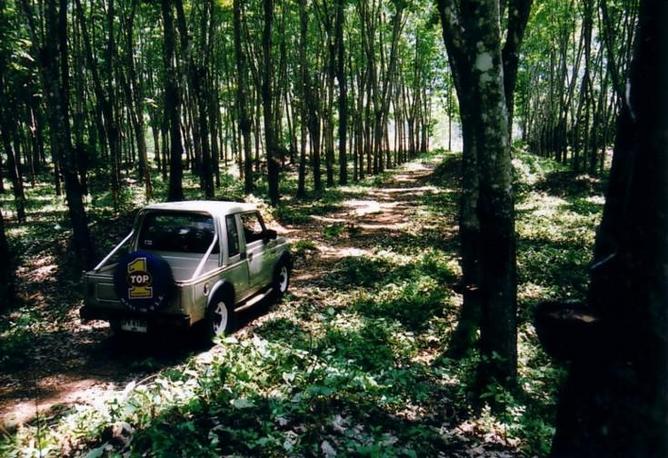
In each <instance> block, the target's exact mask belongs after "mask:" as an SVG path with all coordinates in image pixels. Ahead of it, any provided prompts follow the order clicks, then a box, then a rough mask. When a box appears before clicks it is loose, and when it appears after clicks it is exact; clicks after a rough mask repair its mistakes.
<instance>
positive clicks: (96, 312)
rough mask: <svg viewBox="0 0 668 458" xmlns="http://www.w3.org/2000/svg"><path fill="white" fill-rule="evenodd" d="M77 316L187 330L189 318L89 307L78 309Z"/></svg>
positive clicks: (176, 315) (84, 318) (185, 316)
mask: <svg viewBox="0 0 668 458" xmlns="http://www.w3.org/2000/svg"><path fill="white" fill-rule="evenodd" d="M79 316H80V317H81V319H82V320H83V321H90V320H106V321H120V320H138V321H144V322H146V323H147V324H148V325H149V327H151V328H154V327H161V328H162V327H170V328H181V329H187V328H189V327H190V325H191V323H190V317H189V316H188V315H184V314H170V315H166V314H156V313H155V312H153V313H142V312H133V311H132V310H122V309H105V308H99V307H91V306H89V305H84V306H83V307H81V309H79Z"/></svg>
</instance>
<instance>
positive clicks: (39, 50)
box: [21, 0, 93, 267]
mask: <svg viewBox="0 0 668 458" xmlns="http://www.w3.org/2000/svg"><path fill="white" fill-rule="evenodd" d="M59 4H60V5H59V7H58V5H57V4H56V0H49V1H48V2H47V4H46V28H47V33H46V36H45V38H44V42H43V43H42V42H41V40H40V38H39V33H38V30H37V25H36V23H35V19H34V16H33V11H32V7H31V6H30V5H29V4H28V2H27V0H21V7H22V9H23V11H24V13H25V16H26V19H27V21H28V28H29V31H30V34H31V38H32V46H34V47H35V55H36V56H39V59H38V64H39V69H40V76H41V79H42V84H43V89H44V94H46V106H47V112H48V119H49V124H50V128H51V132H52V141H53V143H52V145H51V146H52V149H53V153H54V156H55V158H56V160H57V162H58V163H60V164H62V165H63V167H62V169H63V170H62V173H63V177H64V181H65V195H66V198H67V207H68V213H69V216H70V221H71V223H72V232H73V245H74V250H75V252H76V253H77V255H78V259H79V260H80V261H81V263H82V264H83V266H85V267H88V266H90V264H91V262H92V259H93V253H92V246H91V242H90V234H89V231H88V219H87V217H86V211H85V208H84V205H83V196H82V193H81V184H80V183H79V179H78V177H77V172H76V170H77V168H76V161H75V158H74V153H73V151H72V138H71V133H70V124H69V120H70V114H69V101H68V94H69V69H68V49H67V0H59ZM40 45H41V46H40Z"/></svg>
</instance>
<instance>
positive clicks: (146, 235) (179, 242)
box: [138, 213, 218, 253]
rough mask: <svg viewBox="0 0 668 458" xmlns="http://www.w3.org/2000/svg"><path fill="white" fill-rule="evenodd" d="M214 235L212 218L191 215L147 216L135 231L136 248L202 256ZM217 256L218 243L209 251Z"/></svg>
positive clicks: (153, 214)
mask: <svg viewBox="0 0 668 458" xmlns="http://www.w3.org/2000/svg"><path fill="white" fill-rule="evenodd" d="M214 234H215V229H214V224H213V218H212V217H211V216H208V215H198V214H193V213H149V214H147V215H146V216H145V217H144V222H143V224H142V228H141V231H140V232H139V243H138V246H139V249H142V250H151V251H175V252H179V253H206V250H207V249H209V246H210V245H211V242H213V237H214ZM213 253H218V244H216V246H215V247H214V249H213Z"/></svg>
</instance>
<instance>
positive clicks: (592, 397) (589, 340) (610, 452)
mask: <svg viewBox="0 0 668 458" xmlns="http://www.w3.org/2000/svg"><path fill="white" fill-rule="evenodd" d="M666 23H668V2H665V1H663V0H643V1H641V2H640V12H639V23H638V29H637V30H638V32H637V35H636V37H635V44H634V54H633V60H632V62H631V67H630V74H629V78H628V82H627V87H628V91H627V96H626V97H625V98H624V99H623V106H622V109H621V114H620V118H619V121H618V125H617V137H616V141H615V148H614V157H613V164H612V169H611V172H610V181H609V187H608V190H607V194H606V204H605V208H604V213H603V219H602V222H601V226H600V228H599V230H598V233H597V238H596V245H595V248H594V262H593V263H592V269H591V274H590V275H591V283H590V289H589V296H588V301H587V303H586V304H584V305H573V304H554V303H553V304H549V303H546V304H542V305H541V306H540V307H539V309H538V312H537V319H536V325H537V329H538V331H539V336H540V337H541V340H542V342H543V344H544V346H545V347H546V349H547V350H548V352H549V353H550V354H552V355H553V356H556V357H559V358H561V359H564V360H566V361H568V362H570V367H569V374H568V377H567V379H566V381H565V383H564V386H563V387H562V393H561V396H560V399H559V407H558V413H557V423H556V434H555V437H554V440H553V448H552V456H555V457H572V456H577V457H599V456H624V457H664V456H668V391H666V386H668V269H667V268H666V266H667V265H668V86H666V84H665V82H666V81H668V29H667V28H666V27H665V25H666ZM564 343H567V344H568V345H566V346H565V345H564ZM564 347H565V348H564Z"/></svg>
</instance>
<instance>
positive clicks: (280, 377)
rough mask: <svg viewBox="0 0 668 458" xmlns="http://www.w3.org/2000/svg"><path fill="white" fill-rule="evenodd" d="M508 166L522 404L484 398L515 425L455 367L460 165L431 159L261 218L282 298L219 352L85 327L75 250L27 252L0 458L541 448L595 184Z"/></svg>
mask: <svg viewBox="0 0 668 458" xmlns="http://www.w3.org/2000/svg"><path fill="white" fill-rule="evenodd" d="M514 164H515V170H516V189H517V195H518V198H517V212H518V224H517V231H518V237H519V253H518V263H519V269H520V295H519V300H520V321H521V326H520V340H519V351H520V382H521V386H522V388H523V392H522V393H520V394H510V393H507V392H503V391H501V390H500V389H498V388H495V387H490V388H489V392H488V393H486V396H488V397H494V398H496V399H497V400H500V401H502V402H503V403H504V404H505V405H506V406H507V408H506V409H505V410H504V411H502V412H494V413H492V412H491V411H490V409H489V408H483V409H482V410H476V409H473V408H471V407H470V406H471V402H470V394H471V393H470V387H471V386H472V385H473V379H474V377H475V366H476V363H477V360H478V357H477V354H476V352H473V353H472V354H470V355H468V356H467V357H466V358H464V359H463V360H460V361H454V360H451V359H449V358H447V356H446V352H447V346H448V339H449V337H450V334H451V331H452V330H453V328H454V326H455V324H456V317H457V308H458V306H459V304H460V300H461V298H460V296H459V295H457V294H455V293H454V292H453V291H452V289H451V287H452V285H454V283H455V282H456V281H457V278H458V275H459V268H458V263H457V257H456V247H457V241H456V231H457V227H456V214H457V211H456V201H457V192H456V189H457V187H458V184H457V181H458V178H457V177H458V171H459V156H458V155H456V154H450V153H439V154H432V155H428V156H424V157H423V158H421V159H418V160H415V161H413V162H411V163H408V164H406V165H404V166H402V167H401V168H399V169H397V170H392V171H389V172H386V173H385V174H383V175H381V176H380V177H376V178H372V179H367V180H365V181H364V182H363V183H362V184H360V185H355V186H346V187H338V188H332V189H330V190H327V191H326V192H325V193H324V194H323V195H322V196H319V198H318V199H307V200H302V201H298V200H287V201H286V202H285V203H284V204H283V205H281V206H280V207H279V208H278V209H276V210H273V211H272V210H270V209H267V212H268V215H269V218H268V219H270V220H271V223H272V225H273V227H276V228H277V229H278V230H279V232H281V233H283V234H285V236H286V237H288V238H289V239H290V240H291V241H292V242H293V252H294V254H295V256H296V263H295V268H294V271H293V277H292V279H291V287H290V293H289V294H288V295H287V297H286V298H285V299H284V301H283V302H282V303H281V304H268V303H266V304H259V306H258V307H256V308H254V309H253V310H251V311H249V312H246V313H245V314H244V315H243V316H242V317H241V323H242V326H241V329H240V330H239V331H238V332H237V333H235V334H234V335H233V336H232V337H229V338H226V339H224V340H222V341H220V342H218V344H217V345H215V346H213V347H209V348H207V347H202V346H201V344H197V343H196V342H197V339H195V338H194V337H193V336H190V335H186V336H181V337H174V336H171V335H170V336H162V337H157V338H151V337H148V338H147V337H144V336H141V337H137V338H136V339H130V340H124V341H119V340H118V339H116V338H114V337H112V335H111V333H110V331H109V328H108V325H106V324H104V323H101V322H92V323H88V324H84V323H81V322H80V320H79V319H78V316H77V313H78V307H79V305H80V303H81V295H80V289H81V285H80V278H79V277H80V275H79V274H77V273H76V272H73V271H72V268H70V267H68V265H69V264H68V262H63V261H62V260H67V259H68V256H67V246H66V245H65V244H64V242H63V241H62V240H60V239H58V238H56V239H54V240H53V243H49V244H47V246H46V247H44V244H37V245H39V248H38V249H35V248H33V247H32V245H30V246H23V247H19V249H22V250H23V251H22V253H23V256H22V258H21V259H22V263H21V268H20V271H19V275H20V277H21V285H22V286H21V295H22V297H23V298H24V303H25V304H24V305H23V306H21V307H17V308H15V309H13V310H10V311H9V313H7V314H6V315H7V317H8V319H7V320H5V321H6V323H5V324H3V325H2V326H0V365H2V368H3V370H2V372H1V373H0V418H1V419H2V422H1V423H0V454H3V453H6V454H19V453H35V454H42V455H45V454H48V453H52V454H57V455H60V454H66V455H68V454H69V455H76V454H81V453H83V452H84V451H88V450H92V453H93V454H92V455H91V456H103V455H105V454H110V453H113V452H121V453H123V452H126V451H129V450H134V451H142V450H149V449H150V450H152V451H153V453H154V454H155V455H157V456H161V455H163V454H170V453H171V454H174V453H176V454H179V455H181V456H217V455H220V454H241V455H285V454H289V455H313V454H317V455H325V456H333V455H334V454H337V453H338V454H354V455H368V456H418V455H419V456H423V455H424V456H438V455H440V456H531V455H534V454H538V455H540V454H542V453H544V452H545V451H546V450H547V449H548V447H549V439H550V436H551V433H552V426H551V424H552V422H553V415H554V396H555V389H556V386H557V383H558V381H559V379H560V376H561V370H560V369H559V368H558V367H554V366H553V365H552V364H551V363H550V361H549V359H548V358H547V356H546V355H545V354H544V353H543V352H542V351H541V350H540V348H539V346H538V344H537V341H536V337H535V333H534V331H533V327H532V325H531V315H532V309H533V305H535V303H536V302H537V301H539V300H541V299H548V298H556V297H560V298H564V297H570V298H578V297H582V295H583V293H584V291H585V286H586V283H585V278H586V265H587V262H588V260H589V251H590V249H591V246H592V243H593V232H594V227H595V225H596V224H597V222H598V218H599V216H600V211H601V208H602V203H603V202H602V197H601V189H602V184H601V182H600V180H597V179H595V178H592V177H588V176H584V175H576V174H572V173H570V172H566V171H564V170H563V169H561V168H560V167H559V166H558V165H557V164H554V163H552V162H551V161H547V160H542V159H537V158H535V157H533V156H529V155H526V154H523V153H521V154H519V155H518V157H517V158H516V159H515V161H514ZM107 220H108V221H106V222H105V221H104V218H100V219H99V223H97V224H96V225H95V226H94V233H95V234H96V238H97V239H98V240H101V239H105V246H109V245H111V244H113V241H114V240H117V239H120V237H121V236H122V234H123V232H124V231H126V230H127V229H129V226H130V224H131V221H132V219H131V214H128V215H125V216H123V217H122V218H120V219H113V220H111V219H109V218H107ZM41 230H44V231H45V232H46V231H49V230H51V231H53V230H54V227H53V223H52V222H47V223H46V224H45V227H44V228H43V229H41ZM56 230H57V229H56ZM11 234H12V233H11V232H10V235H11ZM20 235H21V234H20V233H17V232H14V236H15V237H16V240H18V239H19V236H20ZM33 238H34V237H28V240H32V239H33ZM24 239H25V237H24ZM17 243H19V242H17ZM23 243H27V242H23ZM166 337H168V338H166ZM38 452H39V453H38Z"/></svg>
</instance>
